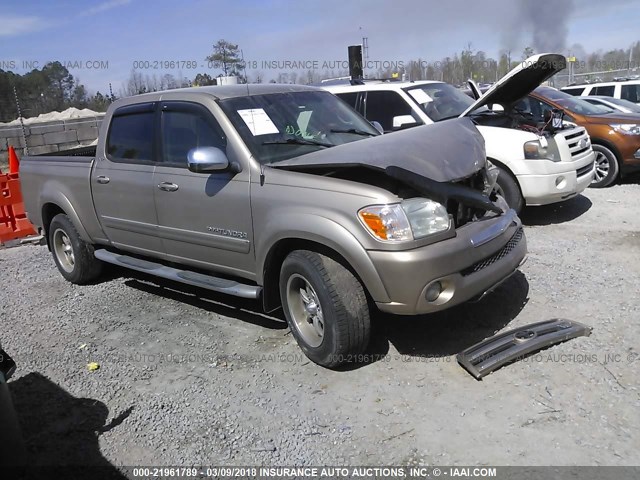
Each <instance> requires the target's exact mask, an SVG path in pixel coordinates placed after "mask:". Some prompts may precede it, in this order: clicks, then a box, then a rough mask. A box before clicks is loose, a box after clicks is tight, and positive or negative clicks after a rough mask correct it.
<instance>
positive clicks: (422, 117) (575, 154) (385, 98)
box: [324, 54, 595, 211]
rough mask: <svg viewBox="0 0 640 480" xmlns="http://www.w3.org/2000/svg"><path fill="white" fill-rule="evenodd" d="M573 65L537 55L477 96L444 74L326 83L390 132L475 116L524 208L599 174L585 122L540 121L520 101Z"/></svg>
mask: <svg viewBox="0 0 640 480" xmlns="http://www.w3.org/2000/svg"><path fill="white" fill-rule="evenodd" d="M565 65H566V60H565V58H564V57H563V56H562V55H556V54H540V55H535V56H533V57H530V58H529V59H527V60H525V61H523V62H522V63H521V64H520V65H518V66H517V67H516V68H514V69H513V70H511V71H510V72H509V73H508V74H507V75H505V76H504V77H503V78H502V79H500V81H498V82H496V83H495V84H494V85H493V86H492V87H491V88H490V89H489V90H487V92H486V93H485V94H484V95H482V96H481V97H480V98H479V99H478V100H477V101H474V100H473V99H472V98H470V97H469V96H468V95H465V94H464V92H462V91H461V90H460V89H458V88H456V87H454V86H452V85H449V84H447V83H443V82H438V81H419V82H386V81H367V80H365V81H363V82H360V83H361V84H357V85H351V84H350V85H333V86H324V88H325V89H326V90H328V91H330V92H331V93H333V94H335V95H337V96H338V97H340V98H342V99H343V100H345V101H346V102H347V103H349V104H350V105H351V106H352V107H354V108H355V109H356V110H358V111H359V112H360V113H361V114H362V115H364V116H365V117H366V118H367V119H368V120H370V121H375V122H378V123H379V124H380V125H381V126H382V129H383V130H384V131H385V132H392V131H395V130H401V129H404V128H408V127H413V126H417V125H423V124H426V125H428V124H433V123H435V122H439V121H442V120H446V119H450V118H456V117H465V116H468V117H471V118H472V119H473V120H474V122H475V123H476V124H477V126H478V130H479V131H480V133H481V134H482V136H483V137H484V140H485V147H486V151H487V158H488V159H489V160H490V161H491V163H493V164H494V165H496V166H497V167H498V168H499V169H500V174H499V176H498V182H497V188H498V193H500V194H501V195H502V196H503V197H504V198H505V199H506V200H507V203H508V204H509V206H511V208H513V209H515V210H516V211H520V210H521V209H522V207H523V206H524V205H525V204H526V205H530V206H533V205H546V204H549V203H555V202H560V201H563V200H566V199H569V198H572V197H575V196H576V195H578V194H579V193H580V192H582V191H583V190H584V189H585V188H587V187H588V186H589V184H590V183H591V181H592V180H593V175H594V159H595V156H594V153H593V150H592V148H591V141H590V139H589V135H588V134H587V132H586V130H585V129H584V128H582V127H576V126H566V123H565V126H564V127H563V126H560V127H559V128H555V126H556V125H557V124H556V122H553V121H552V119H549V121H548V122H546V123H545V124H537V123H536V121H535V120H534V119H532V118H531V117H529V116H528V115H527V114H526V113H525V112H520V111H518V110H517V109H516V108H515V104H516V102H517V101H518V100H520V99H521V98H523V97H525V96H526V95H527V94H529V93H530V92H531V91H532V90H533V89H534V88H536V87H537V86H538V85H540V84H541V83H542V82H544V81H545V80H547V79H548V78H549V77H551V76H552V75H553V74H555V73H556V72H558V71H560V70H562V69H563V68H564V66H565ZM353 83H355V82H353ZM496 105H500V107H499V108H496V107H495V106H496ZM489 107H492V108H489ZM560 123H561V122H560Z"/></svg>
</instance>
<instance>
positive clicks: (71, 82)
mask: <svg viewBox="0 0 640 480" xmlns="http://www.w3.org/2000/svg"><path fill="white" fill-rule="evenodd" d="M16 97H17V102H16ZM113 100H115V96H114V95H113V94H112V93H109V94H103V93H101V92H96V93H94V94H89V93H88V91H87V89H86V87H85V86H84V85H83V84H81V83H80V82H79V81H78V80H77V79H76V78H75V77H74V76H73V75H72V74H71V73H70V72H69V70H67V68H66V67H64V66H63V65H62V64H61V63H60V62H49V63H47V64H46V65H44V66H43V67H42V69H35V70H32V71H31V72H28V73H26V74H24V75H19V74H17V73H13V72H6V71H4V70H1V69H0V122H8V121H11V120H14V119H15V118H17V117H18V106H19V107H20V112H21V114H22V116H23V117H35V116H38V115H40V114H41V113H48V112H51V111H54V110H57V111H62V110H66V109H67V108H69V107H76V108H90V109H91V110H95V111H98V112H100V111H105V110H106V108H107V107H108V106H109V104H110V103H111V102H112V101H113Z"/></svg>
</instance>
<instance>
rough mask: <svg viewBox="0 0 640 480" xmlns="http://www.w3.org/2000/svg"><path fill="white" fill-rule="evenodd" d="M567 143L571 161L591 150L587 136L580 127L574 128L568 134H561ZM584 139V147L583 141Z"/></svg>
mask: <svg viewBox="0 0 640 480" xmlns="http://www.w3.org/2000/svg"><path fill="white" fill-rule="evenodd" d="M562 135H563V136H564V139H565V140H566V141H567V144H568V146H569V151H570V152H571V160H577V159H578V158H580V157H581V156H582V154H584V153H586V152H588V151H589V150H590V149H591V139H590V138H589V134H587V131H586V130H585V129H584V128H582V127H576V128H574V129H572V130H570V131H569V132H568V133H565V134H562ZM585 139H586V142H587V143H586V146H585V142H584V140H585Z"/></svg>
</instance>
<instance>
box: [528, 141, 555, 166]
mask: <svg viewBox="0 0 640 480" xmlns="http://www.w3.org/2000/svg"><path fill="white" fill-rule="evenodd" d="M524 158H526V159H530V160H531V159H543V160H553V161H554V162H557V161H559V160H560V152H559V151H558V145H557V144H556V141H555V140H554V139H553V138H550V139H547V138H545V137H541V138H540V139H538V140H531V141H530V142H526V143H525V144H524Z"/></svg>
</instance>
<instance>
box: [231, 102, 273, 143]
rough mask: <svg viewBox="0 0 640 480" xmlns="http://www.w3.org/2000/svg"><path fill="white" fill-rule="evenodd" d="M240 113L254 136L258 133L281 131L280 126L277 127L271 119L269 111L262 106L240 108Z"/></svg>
mask: <svg viewBox="0 0 640 480" xmlns="http://www.w3.org/2000/svg"><path fill="white" fill-rule="evenodd" d="M238 115H240V117H241V118H242V120H244V123H246V125H247V127H249V130H250V131H251V134H252V135H253V136H254V137H255V136H258V135H268V134H270V133H280V131H279V130H278V127H276V125H275V124H274V123H273V121H272V120H271V117H269V115H267V112H265V111H264V110H263V109H262V108H248V109H246V110H238Z"/></svg>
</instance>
